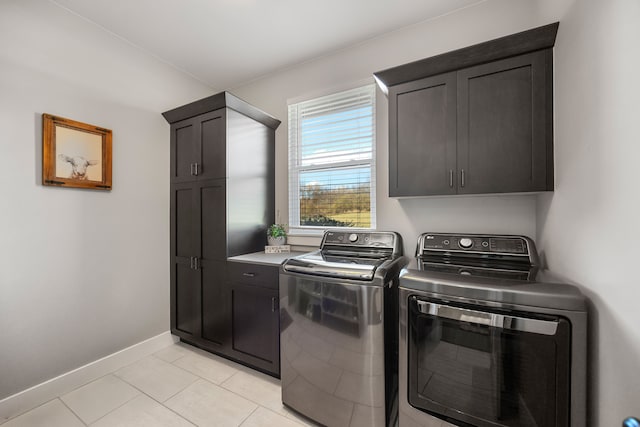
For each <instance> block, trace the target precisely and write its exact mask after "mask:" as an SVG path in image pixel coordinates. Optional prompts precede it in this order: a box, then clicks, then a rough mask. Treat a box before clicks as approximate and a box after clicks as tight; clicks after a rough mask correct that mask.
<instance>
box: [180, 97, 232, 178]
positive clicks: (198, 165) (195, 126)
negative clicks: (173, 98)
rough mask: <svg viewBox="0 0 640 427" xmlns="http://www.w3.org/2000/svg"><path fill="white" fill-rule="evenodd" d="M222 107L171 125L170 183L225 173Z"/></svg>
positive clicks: (212, 176) (217, 176)
mask: <svg viewBox="0 0 640 427" xmlns="http://www.w3.org/2000/svg"><path fill="white" fill-rule="evenodd" d="M225 116H226V114H225V110H224V109H220V110H216V111H213V112H211V113H207V114H203V115H201V116H198V117H194V118H191V119H187V120H183V121H181V122H177V123H174V124H172V125H171V138H170V141H171V182H172V183H181V182H188V181H196V180H202V179H211V178H224V177H225V176H226V143H225V138H226V136H225V134H226V132H225Z"/></svg>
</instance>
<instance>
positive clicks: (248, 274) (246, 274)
mask: <svg viewBox="0 0 640 427" xmlns="http://www.w3.org/2000/svg"><path fill="white" fill-rule="evenodd" d="M242 275H243V276H245V277H256V274H255V273H242Z"/></svg>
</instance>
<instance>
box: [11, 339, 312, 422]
mask: <svg viewBox="0 0 640 427" xmlns="http://www.w3.org/2000/svg"><path fill="white" fill-rule="evenodd" d="M0 424H2V423H0ZM76 426H78V427H83V426H91V427H115V426H118V427H147V426H148V427H163V426H167V427H169V426H170V427H182V426H191V427H193V426H199V427H206V426H216V427H225V426H229V427H235V426H242V427H270V426H274V427H275V426H277V427H300V426H313V424H311V423H310V422H309V421H308V420H305V419H302V418H300V417H299V416H297V415H296V414H294V413H293V412H292V411H290V410H288V409H287V408H285V407H283V406H282V402H281V400H280V381H278V380H277V379H275V378H272V377H270V376H268V375H265V374H262V373H260V372H257V371H254V370H252V369H249V368H247V367H245V366H242V365H239V364H236V363H233V362H230V361H228V360H226V359H223V358H220V357H217V356H215V355H212V354H210V353H207V352H204V351H202V350H199V349H197V348H195V347H191V346H189V345H185V344H182V343H178V344H175V345H172V346H170V347H167V348H165V349H163V350H161V351H159V352H157V353H155V354H153V355H151V356H148V357H145V358H144V359H141V360H139V361H137V362H135V363H133V364H131V365H129V366H125V367H124V368H122V369H119V370H117V371H115V372H112V373H111V374H108V375H105V376H104V377H102V378H99V379H97V380H95V381H93V382H91V383H89V384H85V385H83V386H82V387H79V388H77V389H76V390H74V391H72V392H70V393H67V394H65V395H62V396H59V397H58V398H56V399H54V400H51V401H50V402H47V403H45V404H44V405H41V406H39V407H37V408H35V409H32V410H31V411H29V412H27V413H25V414H22V415H20V416H18V417H16V418H13V419H11V420H8V421H7V422H5V423H4V424H2V427H76Z"/></svg>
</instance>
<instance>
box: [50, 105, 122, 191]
mask: <svg viewBox="0 0 640 427" xmlns="http://www.w3.org/2000/svg"><path fill="white" fill-rule="evenodd" d="M42 185H52V186H56V187H75V188H90V189H96V190H111V131H110V130H109V129H104V128H101V127H98V126H93V125H88V124H86V123H80V122H76V121H75V120H70V119H65V118H62V117H57V116H52V115H51V114H43V115H42Z"/></svg>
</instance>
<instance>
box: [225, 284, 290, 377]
mask: <svg viewBox="0 0 640 427" xmlns="http://www.w3.org/2000/svg"><path fill="white" fill-rule="evenodd" d="M231 310H232V325H233V326H232V336H231V347H232V351H233V354H232V356H233V357H234V358H237V359H239V360H241V361H243V362H245V363H247V364H250V365H252V366H254V367H256V368H259V369H261V370H263V371H267V372H269V373H271V374H273V375H276V376H279V375H280V327H279V324H280V323H279V322H280V319H279V312H278V291H277V290H275V289H267V288H263V287H256V286H251V285H244V284H240V283H231Z"/></svg>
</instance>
